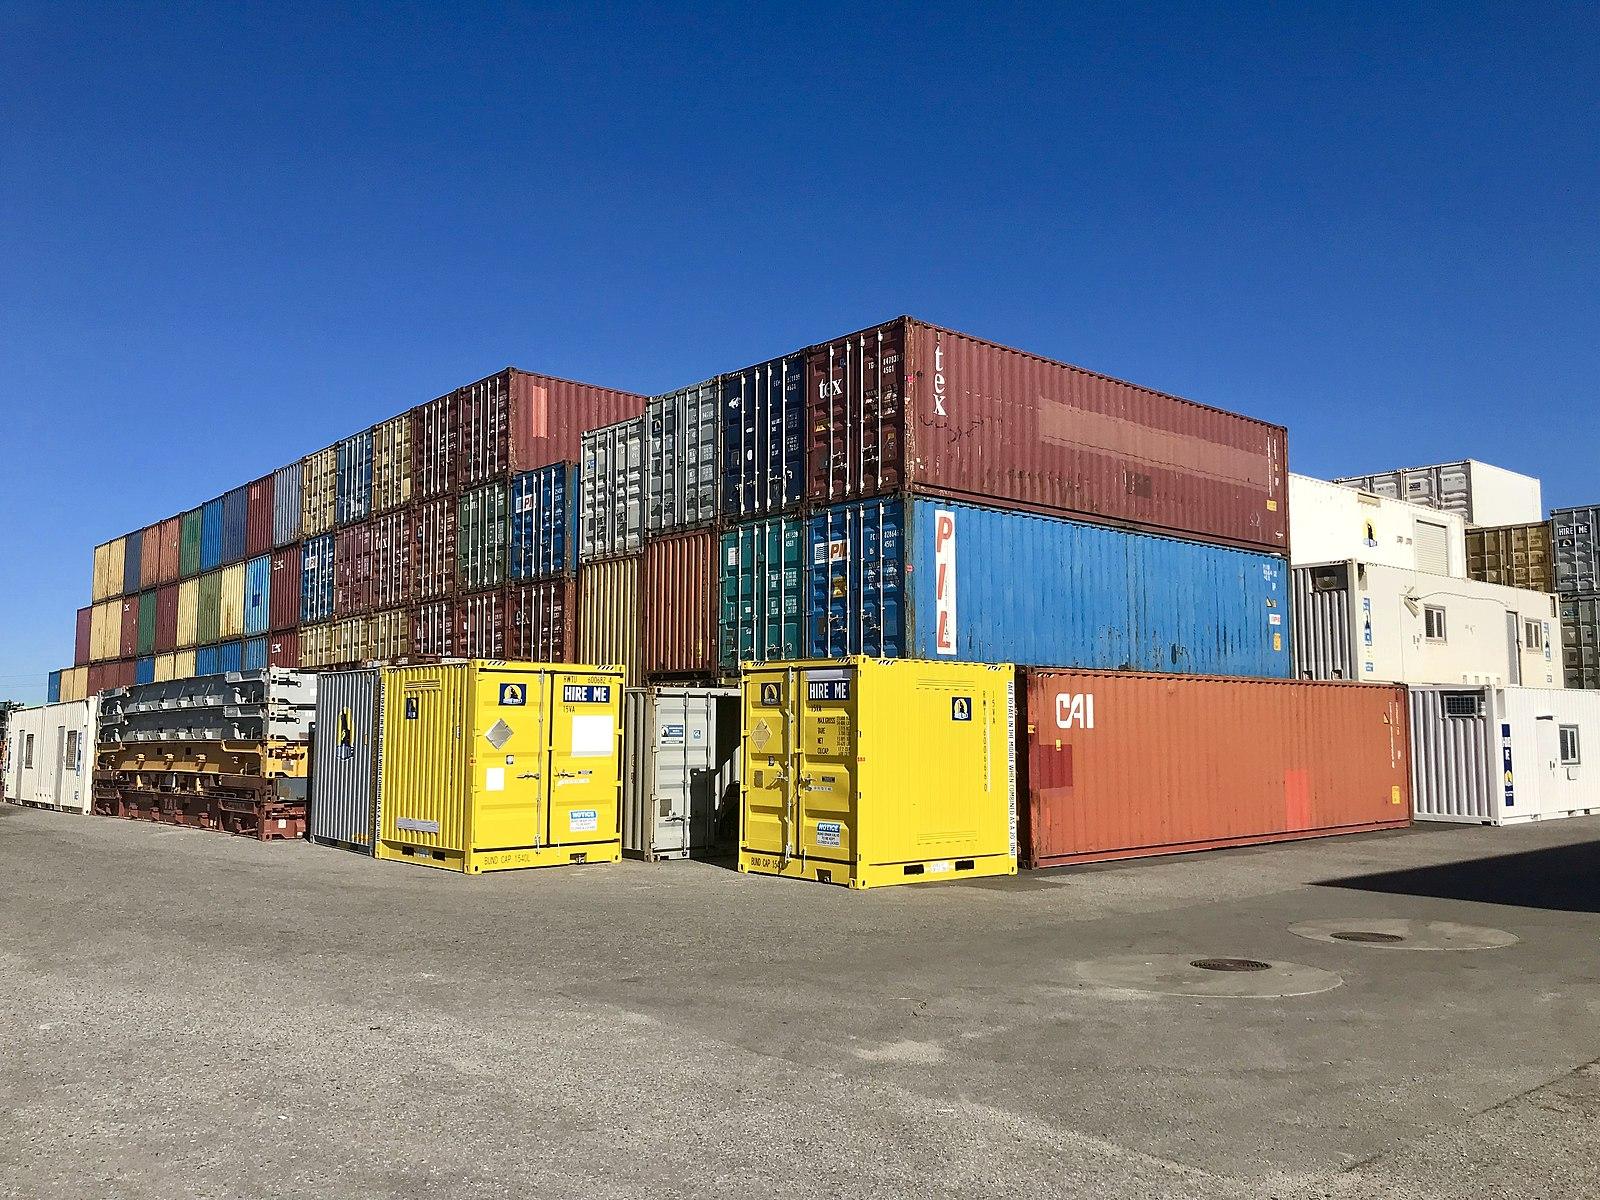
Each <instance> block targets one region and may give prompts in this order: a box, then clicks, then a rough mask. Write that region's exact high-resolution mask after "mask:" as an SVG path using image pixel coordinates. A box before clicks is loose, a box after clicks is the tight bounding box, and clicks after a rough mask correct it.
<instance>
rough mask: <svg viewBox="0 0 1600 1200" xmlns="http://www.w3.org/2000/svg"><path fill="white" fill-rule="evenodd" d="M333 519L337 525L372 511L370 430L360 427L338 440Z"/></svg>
mask: <svg viewBox="0 0 1600 1200" xmlns="http://www.w3.org/2000/svg"><path fill="white" fill-rule="evenodd" d="M337 463H338V466H337V470H338V482H337V483H336V484H335V486H334V496H335V520H336V522H337V523H338V524H340V525H349V524H350V523H351V522H353V521H364V520H366V519H367V518H368V517H369V516H371V515H372V430H370V429H363V430H362V431H361V432H360V433H356V434H352V435H351V436H349V437H347V438H345V439H344V441H342V442H340V443H339V450H338V459H337Z"/></svg>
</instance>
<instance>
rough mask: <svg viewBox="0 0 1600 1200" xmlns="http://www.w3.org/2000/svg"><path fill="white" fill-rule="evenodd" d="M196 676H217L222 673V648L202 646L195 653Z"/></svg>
mask: <svg viewBox="0 0 1600 1200" xmlns="http://www.w3.org/2000/svg"><path fill="white" fill-rule="evenodd" d="M194 671H195V674H196V675H217V674H220V673H221V671H222V647H221V646H201V647H200V648H199V649H197V650H196V651H195V652H194Z"/></svg>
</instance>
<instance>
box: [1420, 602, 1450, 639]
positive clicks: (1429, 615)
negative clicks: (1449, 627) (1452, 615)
mask: <svg viewBox="0 0 1600 1200" xmlns="http://www.w3.org/2000/svg"><path fill="white" fill-rule="evenodd" d="M1422 627H1423V628H1422V631H1423V636H1425V637H1426V638H1427V639H1428V640H1429V641H1430V642H1442V641H1444V640H1445V635H1444V608H1443V606H1441V605H1437V604H1425V605H1423V608H1422Z"/></svg>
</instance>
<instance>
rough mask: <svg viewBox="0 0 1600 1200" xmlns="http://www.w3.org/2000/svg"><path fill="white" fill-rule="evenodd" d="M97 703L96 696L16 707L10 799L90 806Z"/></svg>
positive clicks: (74, 808)
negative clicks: (28, 706) (94, 697)
mask: <svg viewBox="0 0 1600 1200" xmlns="http://www.w3.org/2000/svg"><path fill="white" fill-rule="evenodd" d="M63 674H65V672H63ZM96 707H97V702H96V701H94V700H84V699H74V700H67V701H56V702H54V703H50V704H45V705H40V706H38V707H35V708H19V709H15V710H13V712H12V713H11V716H10V718H9V720H8V722H7V725H6V753H5V762H6V775H5V792H6V799H7V800H9V801H11V802H12V803H13V804H28V805H32V806H34V807H36V808H54V809H60V810H61V811H62V812H76V813H86V812H88V811H89V808H90V801H91V791H92V783H93V779H94V739H95V713H96Z"/></svg>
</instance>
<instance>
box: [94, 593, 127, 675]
mask: <svg viewBox="0 0 1600 1200" xmlns="http://www.w3.org/2000/svg"><path fill="white" fill-rule="evenodd" d="M121 636H122V602H121V601H120V600H103V601H101V602H100V603H99V604H96V605H95V606H94V612H93V613H92V614H91V616H90V624H89V648H90V653H89V661H90V662H96V663H99V662H105V661H107V660H108V659H113V658H115V657H116V656H117V651H118V647H119V642H120V639H121Z"/></svg>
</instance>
